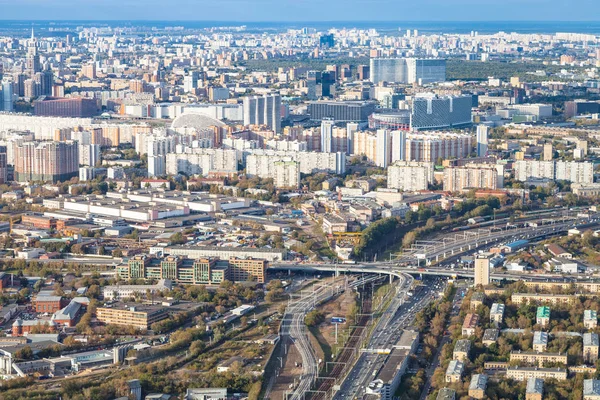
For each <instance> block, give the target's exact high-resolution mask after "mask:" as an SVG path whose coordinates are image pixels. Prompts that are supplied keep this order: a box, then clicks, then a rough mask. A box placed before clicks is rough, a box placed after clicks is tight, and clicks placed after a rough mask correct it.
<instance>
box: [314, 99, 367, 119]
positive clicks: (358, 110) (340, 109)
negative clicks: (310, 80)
mask: <svg viewBox="0 0 600 400" xmlns="http://www.w3.org/2000/svg"><path fill="white" fill-rule="evenodd" d="M375 106H376V105H375V103H373V102H368V101H311V102H309V103H308V114H309V115H310V119H311V120H313V121H321V120H323V119H325V118H332V119H333V120H334V121H336V122H365V121H367V120H368V119H369V115H371V114H373V111H375Z"/></svg>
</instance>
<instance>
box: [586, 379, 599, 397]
mask: <svg viewBox="0 0 600 400" xmlns="http://www.w3.org/2000/svg"><path fill="white" fill-rule="evenodd" d="M583 395H584V396H600V380H597V379H586V380H584V381H583Z"/></svg>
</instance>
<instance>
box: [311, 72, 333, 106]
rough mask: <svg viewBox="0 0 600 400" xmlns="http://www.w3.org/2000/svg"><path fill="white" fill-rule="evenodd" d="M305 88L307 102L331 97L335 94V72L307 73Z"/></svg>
mask: <svg viewBox="0 0 600 400" xmlns="http://www.w3.org/2000/svg"><path fill="white" fill-rule="evenodd" d="M306 86H307V88H308V93H307V96H308V99H309V100H316V99H319V98H321V97H330V96H332V95H333V94H334V93H335V71H323V72H319V71H308V72H307V74H306Z"/></svg>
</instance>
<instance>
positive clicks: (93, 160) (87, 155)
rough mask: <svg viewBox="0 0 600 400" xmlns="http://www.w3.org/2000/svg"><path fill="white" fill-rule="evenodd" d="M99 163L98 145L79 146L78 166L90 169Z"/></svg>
mask: <svg viewBox="0 0 600 400" xmlns="http://www.w3.org/2000/svg"><path fill="white" fill-rule="evenodd" d="M99 161H100V145H98V144H80V145H79V165H86V166H90V167H94V166H96V164H98V162H99Z"/></svg>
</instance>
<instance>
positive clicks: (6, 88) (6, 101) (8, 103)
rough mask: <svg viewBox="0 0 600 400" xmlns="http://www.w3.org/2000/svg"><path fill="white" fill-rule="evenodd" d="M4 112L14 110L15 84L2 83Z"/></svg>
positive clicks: (2, 108)
mask: <svg viewBox="0 0 600 400" xmlns="http://www.w3.org/2000/svg"><path fill="white" fill-rule="evenodd" d="M1 89H2V107H1V108H0V109H1V110H2V111H12V110H13V84H12V82H9V81H3V82H2V87H1Z"/></svg>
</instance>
